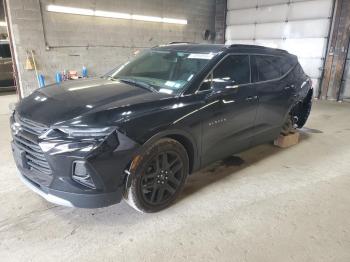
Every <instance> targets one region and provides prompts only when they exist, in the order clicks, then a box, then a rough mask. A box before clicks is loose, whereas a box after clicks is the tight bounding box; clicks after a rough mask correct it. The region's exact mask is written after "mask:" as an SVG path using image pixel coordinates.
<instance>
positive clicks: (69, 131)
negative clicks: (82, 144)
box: [56, 127, 116, 138]
mask: <svg viewBox="0 0 350 262" xmlns="http://www.w3.org/2000/svg"><path fill="white" fill-rule="evenodd" d="M56 129H57V130H59V131H61V132H63V133H65V134H66V135H67V136H68V137H81V138H100V137H105V136H108V135H109V134H111V133H112V132H113V131H115V130H116V128H115V127H97V128H95V127H91V128H89V127H59V128H56Z"/></svg>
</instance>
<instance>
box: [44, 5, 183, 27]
mask: <svg viewBox="0 0 350 262" xmlns="http://www.w3.org/2000/svg"><path fill="white" fill-rule="evenodd" d="M46 9H47V11H49V12H56V13H64V14H74V15H88V16H97V17H108V18H116V19H128V20H137V21H146V22H156V23H168V24H179V25H187V20H186V19H177V18H169V17H159V16H146V15H137V14H128V13H118V12H109V11H103V10H96V11H95V10H93V9H84V8H75V7H67V6H60V5H48V6H47V8H46Z"/></svg>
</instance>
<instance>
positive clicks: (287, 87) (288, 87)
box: [284, 84, 294, 90]
mask: <svg viewBox="0 0 350 262" xmlns="http://www.w3.org/2000/svg"><path fill="white" fill-rule="evenodd" d="M291 88H294V85H293V84H292V85H290V86H286V87H284V90H289V89H291Z"/></svg>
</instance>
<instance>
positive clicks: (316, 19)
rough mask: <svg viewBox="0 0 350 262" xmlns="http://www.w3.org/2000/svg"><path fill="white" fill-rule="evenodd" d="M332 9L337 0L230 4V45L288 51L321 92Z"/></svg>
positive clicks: (252, 0) (237, 1) (230, 0)
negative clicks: (256, 46)
mask: <svg viewBox="0 0 350 262" xmlns="http://www.w3.org/2000/svg"><path fill="white" fill-rule="evenodd" d="M332 6H333V0H313V1H298V0H292V1H289V0H245V1H240V0H228V1H227V17H226V25H227V26H226V36H225V38H226V39H225V40H226V44H233V43H242V44H256V45H264V46H269V47H274V48H282V49H286V50H288V51H289V52H290V53H293V54H295V55H297V56H298V58H299V61H300V63H301V65H302V66H303V68H304V70H305V71H306V73H307V74H309V75H310V76H311V78H312V79H313V83H314V87H315V88H316V89H317V88H319V81H320V77H321V73H322V66H323V61H324V58H325V52H326V45H327V40H328V33H329V28H330V23H331V15H332ZM315 94H317V90H316V92H315Z"/></svg>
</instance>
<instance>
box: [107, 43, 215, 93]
mask: <svg viewBox="0 0 350 262" xmlns="http://www.w3.org/2000/svg"><path fill="white" fill-rule="evenodd" d="M215 55H216V54H213V53H190V52H182V51H171V50H152V49H151V50H146V51H145V52H143V53H141V54H140V55H138V56H136V57H135V58H134V59H133V60H132V61H130V62H127V63H125V64H123V65H121V66H120V67H118V68H117V69H116V70H113V71H112V72H110V73H109V74H108V76H109V77H112V78H114V79H121V80H123V81H125V80H128V81H133V82H138V83H140V84H143V85H144V86H151V87H152V89H155V90H156V91H158V92H163V93H167V94H175V93H179V92H181V91H182V90H183V89H184V88H185V86H186V84H187V83H189V82H190V81H191V80H192V79H193V78H194V77H195V76H196V75H197V74H198V73H199V72H200V71H201V70H203V68H204V67H205V66H206V65H207V64H208V63H209V62H210V60H211V59H213V57H215Z"/></svg>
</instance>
